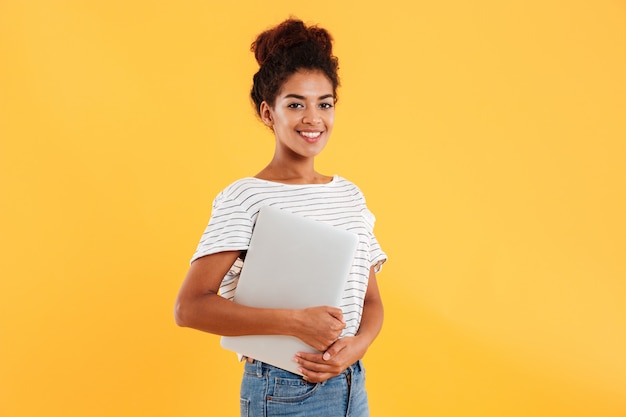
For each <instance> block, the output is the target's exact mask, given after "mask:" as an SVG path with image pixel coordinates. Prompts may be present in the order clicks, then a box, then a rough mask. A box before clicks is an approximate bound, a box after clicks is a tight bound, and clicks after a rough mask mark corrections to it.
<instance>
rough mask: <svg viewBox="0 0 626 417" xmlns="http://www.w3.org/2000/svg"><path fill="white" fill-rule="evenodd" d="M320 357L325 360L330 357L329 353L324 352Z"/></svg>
mask: <svg viewBox="0 0 626 417" xmlns="http://www.w3.org/2000/svg"><path fill="white" fill-rule="evenodd" d="M322 358H324V360H325V361H327V360H329V359H330V353H328V352H325V353H324V355H323V356H322Z"/></svg>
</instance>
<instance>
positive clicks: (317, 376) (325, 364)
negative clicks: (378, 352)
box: [294, 336, 368, 382]
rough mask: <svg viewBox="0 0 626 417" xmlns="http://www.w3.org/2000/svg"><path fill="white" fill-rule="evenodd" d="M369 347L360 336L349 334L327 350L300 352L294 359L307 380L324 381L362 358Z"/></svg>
mask: <svg viewBox="0 0 626 417" xmlns="http://www.w3.org/2000/svg"><path fill="white" fill-rule="evenodd" d="M367 347H368V344H367V343H363V342H361V340H360V339H359V336H347V337H344V338H342V339H339V340H337V341H336V342H335V343H333V344H332V345H331V346H330V347H329V348H328V349H327V350H326V352H322V353H307V352H298V353H297V354H296V356H295V357H294V361H295V362H296V363H298V364H299V365H300V366H299V369H300V372H302V374H303V375H304V379H305V380H307V381H309V382H323V381H326V380H327V379H329V378H332V377H334V376H337V375H339V374H340V373H342V372H343V371H344V370H345V369H346V368H348V367H349V366H350V365H352V364H353V363H354V362H356V361H358V360H359V359H361V358H362V357H363V355H365V351H366V350H367Z"/></svg>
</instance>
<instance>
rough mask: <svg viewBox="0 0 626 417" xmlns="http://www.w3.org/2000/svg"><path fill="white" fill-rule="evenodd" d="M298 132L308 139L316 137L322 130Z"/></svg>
mask: <svg viewBox="0 0 626 417" xmlns="http://www.w3.org/2000/svg"><path fill="white" fill-rule="evenodd" d="M298 133H300V135H302V136H304V137H305V138H309V139H317V138H318V137H320V135H321V134H322V132H302V131H301V132H298Z"/></svg>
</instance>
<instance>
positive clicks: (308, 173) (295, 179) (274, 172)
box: [256, 158, 332, 184]
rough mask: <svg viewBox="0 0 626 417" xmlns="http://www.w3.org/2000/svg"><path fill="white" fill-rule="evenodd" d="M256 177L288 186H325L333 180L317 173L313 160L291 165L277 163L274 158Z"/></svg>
mask: <svg viewBox="0 0 626 417" xmlns="http://www.w3.org/2000/svg"><path fill="white" fill-rule="evenodd" d="M256 177H257V178H261V179H264V180H269V181H276V182H284V183H288V184H324V183H327V182H330V180H331V179H332V177H328V176H325V175H322V174H320V173H318V172H316V171H315V168H314V166H313V158H310V159H308V160H306V161H301V162H300V163H295V162H292V163H289V164H285V163H284V162H282V161H277V160H276V158H274V159H273V160H272V161H271V162H270V163H269V165H268V166H266V167H265V168H263V170H261V172H259V173H258V174H257V175H256Z"/></svg>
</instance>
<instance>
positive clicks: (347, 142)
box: [0, 0, 626, 417]
mask: <svg viewBox="0 0 626 417" xmlns="http://www.w3.org/2000/svg"><path fill="white" fill-rule="evenodd" d="M290 14H293V15H296V16H298V17H300V18H302V19H304V20H305V21H307V22H311V23H319V24H321V25H322V26H324V27H327V28H328V29H330V30H331V32H332V33H333V34H334V36H335V38H336V53H337V55H338V56H339V58H340V66H341V76H342V80H343V86H342V88H341V89H340V92H339V94H340V101H339V105H338V108H337V116H336V120H337V122H336V127H335V131H334V134H333V138H332V143H331V144H330V145H329V146H328V148H327V149H326V151H325V153H324V154H323V155H322V156H321V157H320V159H319V162H318V168H319V169H320V170H321V171H323V172H324V173H327V174H333V173H339V174H341V175H343V176H345V177H347V178H349V179H351V180H353V181H355V182H356V183H357V184H359V185H360V186H361V188H362V189H363V191H364V192H365V193H366V196H367V198H368V202H369V205H370V207H371V208H372V210H373V211H374V212H375V213H376V215H377V218H378V222H377V227H376V233H377V235H378V237H379V240H380V241H381V243H382V245H383V247H384V248H385V250H386V251H387V252H388V254H389V256H390V261H389V262H388V264H387V265H385V268H384V269H383V272H382V273H381V274H380V277H379V282H380V286H381V291H382V293H383V296H384V298H385V302H386V322H385V328H384V330H383V333H382V334H381V336H380V338H379V339H378V340H377V342H376V343H375V345H373V346H372V348H371V349H370V351H369V352H368V355H367V357H366V360H365V362H366V365H367V367H368V386H369V391H370V400H371V408H372V411H373V415H374V416H429V417H443V416H451V417H465V416H467V417H470V416H476V417H478V416H480V417H489V416H494V417H495V416H498V417H501V416H507V417H518V416H519V417H528V416H555V417H556V416H567V417H578V416H585V417H587V416H589V417H592V416H593V417H613V416H614V417H618V416H621V417H623V416H625V415H626V260H625V258H626V76H625V75H624V74H626V5H625V4H624V2H623V1H602V0H601V1H595V2H590V1H576V0H575V1H565V0H563V1H556V0H541V1H540V0H533V1H527V2H502V1H496V0H492V1H487V0H482V1H475V2H466V1H462V0H457V1H451V2H434V1H429V2H409V1H406V2H401V1H393V0H392V1H387V2H380V3H376V4H368V3H367V2H365V3H364V2H357V1H345V2H336V1H317V2H292V1H273V2H254V1H242V2H226V1H219V2H217V1H207V0H205V1H190V0H187V1H148V0H135V1H121V0H115V1H69V0H68V1H61V0H59V1H43V0H42V1H34V0H33V1H10V0H0V170H1V177H0V214H1V216H0V234H1V256H0V271H1V272H0V273H1V280H0V309H1V314H0V415H2V416H3V417H26V416H28V417H30V416H63V417H74V416H76V417H78V416H81V417H84V416H94V417H96V416H115V417H124V416H154V417H159V416H177V417H183V416H189V417H191V416H202V415H209V416H235V415H237V410H238V384H239V378H240V370H241V366H240V364H239V363H237V362H236V360H235V358H234V357H233V355H232V354H231V353H229V352H227V351H224V350H222V349H221V348H220V347H219V343H218V338H217V337H216V336H213V335H207V334H202V333H200V332H195V331H192V330H188V329H180V328H177V327H176V326H175V325H174V322H173V315H172V309H173V303H174V299H175V296H176V293H177V290H178V287H179V285H180V282H181V280H182V279H183V276H184V274H185V272H186V269H187V265H188V260H189V258H190V256H191V254H192V253H193V251H194V249H195V246H196V244H197V241H198V239H199V237H200V234H201V233H202V231H203V229H204V226H205V224H206V222H207V221H208V218H209V215H210V204H211V201H212V199H213V197H214V196H215V194H216V193H217V192H218V191H219V190H220V189H222V188H223V187H224V186H225V185H227V184H228V183H230V182H231V181H233V180H234V179H236V178H239V177H241V176H246V175H251V174H254V173H256V172H257V171H258V170H260V169H261V168H262V167H263V166H264V164H265V163H266V162H267V161H268V159H269V158H270V156H271V152H272V149H273V138H272V137H271V135H270V134H269V132H268V131H267V130H266V129H265V128H263V127H262V126H261V124H260V123H259V122H258V121H257V120H256V119H255V116H254V112H253V110H252V107H251V106H250V104H249V101H248V90H249V87H250V81H251V77H252V74H253V73H254V71H255V69H256V66H255V62H254V60H253V57H252V54H251V53H250V52H249V51H248V47H249V44H250V42H251V41H252V40H253V38H254V36H255V35H256V34H257V33H259V32H260V31H262V30H264V29H266V28H267V27H268V26H270V25H273V24H276V23H278V22H280V21H281V20H282V19H284V18H286V17H288V16H289V15H290Z"/></svg>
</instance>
